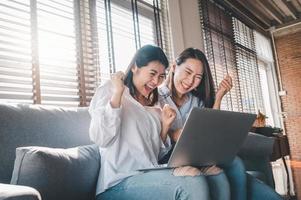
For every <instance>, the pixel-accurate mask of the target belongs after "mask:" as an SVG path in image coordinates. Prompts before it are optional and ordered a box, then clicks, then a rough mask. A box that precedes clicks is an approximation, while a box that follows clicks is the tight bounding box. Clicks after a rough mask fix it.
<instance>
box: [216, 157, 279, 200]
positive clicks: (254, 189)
mask: <svg viewBox="0 0 301 200" xmlns="http://www.w3.org/2000/svg"><path fill="white" fill-rule="evenodd" d="M221 167H222V168H223V169H224V171H225V173H226V175H227V177H228V180H229V183H230V188H231V200H247V199H248V200H263V199H264V200H280V199H282V197H281V196H280V195H279V194H278V193H277V192H276V191H275V190H274V189H273V188H271V187H270V186H268V185H267V184H265V183H263V182H262V181H260V180H258V179H257V178H255V177H253V176H251V175H249V174H247V173H246V169H245V166H244V164H243V162H242V160H241V159H240V158H239V157H236V158H235V159H234V161H233V162H232V163H230V164H228V165H224V166H221Z"/></svg>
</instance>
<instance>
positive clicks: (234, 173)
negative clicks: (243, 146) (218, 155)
mask: <svg viewBox="0 0 301 200" xmlns="http://www.w3.org/2000/svg"><path fill="white" fill-rule="evenodd" d="M220 167H221V168H222V169H223V170H224V172H225V174H226V176H227V177H228V181H229V184H230V191H231V200H246V199H247V176H246V169H245V165H244V163H243V162H242V160H241V159H240V158H239V157H237V156H236V157H235V159H234V160H233V162H231V163H229V164H227V165H223V166H220Z"/></svg>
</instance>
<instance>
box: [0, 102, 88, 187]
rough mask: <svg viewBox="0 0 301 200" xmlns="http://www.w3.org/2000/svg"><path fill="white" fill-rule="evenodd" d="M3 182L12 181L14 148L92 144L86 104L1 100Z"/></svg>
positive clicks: (0, 168)
mask: <svg viewBox="0 0 301 200" xmlns="http://www.w3.org/2000/svg"><path fill="white" fill-rule="evenodd" d="M0 113H1V114H0V183H9V181H10V179H11V174H12V170H13V166H14V160H15V150H16V148H17V147H22V146H46V147H59V148H70V147H75V146H79V145H86V144H91V142H90V139H89V133H88V131H89V125H90V116H89V113H88V112H87V108H64V109H63V108H57V107H46V106H33V105H9V104H0Z"/></svg>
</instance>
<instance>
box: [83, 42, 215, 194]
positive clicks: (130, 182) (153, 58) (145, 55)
mask: <svg viewBox="0 0 301 200" xmlns="http://www.w3.org/2000/svg"><path fill="white" fill-rule="evenodd" d="M132 63H134V64H133V65H132V66H130V70H129V71H128V72H127V74H126V75H124V74H123V73H122V72H118V73H116V74H114V75H112V77H111V81H109V82H107V83H105V84H104V85H103V86H101V87H99V88H98V89H97V91H96V94H95V95H94V97H93V99H92V101H91V105H90V108H89V113H90V115H91V124H90V138H91V140H92V141H93V142H95V143H96V144H97V145H99V149H100V154H101V169H100V174H99V179H98V183H97V189H96V194H97V196H96V199H104V200H106V199H118V200H122V199H131V200H135V199H137V200H138V199H139V200H143V199H154V200H155V199H164V200H168V199H179V200H180V199H191V200H194V199H202V200H205V199H209V189H208V185H207V182H206V179H205V177H204V176H202V175H200V174H201V172H200V171H199V170H198V169H196V168H192V167H185V168H184V170H183V169H180V171H181V173H178V174H176V175H177V176H174V175H173V174H172V170H167V169H166V170H154V171H148V172H141V171H138V169H141V168H150V167H154V166H156V165H158V160H159V159H160V158H162V156H163V155H164V154H166V152H168V150H169V149H170V146H171V145H170V139H169V137H168V135H167V131H168V129H169V128H170V125H171V123H172V121H173V120H174V118H175V111H174V110H173V109H171V108H170V107H169V106H165V107H164V108H163V109H162V112H161V109H160V108H159V107H155V106H154V105H155V103H157V99H158V91H157V86H158V85H159V84H161V83H162V82H163V80H164V78H165V69H166V68H167V67H168V60H167V58H166V56H165V54H164V52H163V51H162V49H160V48H159V47H155V46H151V45H146V46H144V47H142V48H141V49H139V50H138V51H137V53H136V54H135V56H134V58H133V61H132ZM160 119H161V120H160ZM185 170H187V171H188V172H185ZM181 176H185V177H181Z"/></svg>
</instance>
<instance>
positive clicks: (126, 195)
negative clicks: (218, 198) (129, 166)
mask: <svg viewBox="0 0 301 200" xmlns="http://www.w3.org/2000/svg"><path fill="white" fill-rule="evenodd" d="M100 199H102V200H107V199H118V200H123V199H132V200H135V199H137V200H138V199H141V200H152V199H166V200H169V199H170V200H173V199H178V200H181V199H191V200H194V199H204V200H206V199H209V189H208V185H207V181H206V178H205V177H204V176H195V177H188V176H186V177H178V176H173V175H172V170H154V171H148V172H145V173H143V174H140V175H135V176H132V177H129V178H126V179H125V180H123V181H122V182H121V183H119V184H118V185H116V186H113V187H112V188H110V189H109V190H107V191H105V192H104V193H102V194H100V195H98V196H97V200H100Z"/></svg>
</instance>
